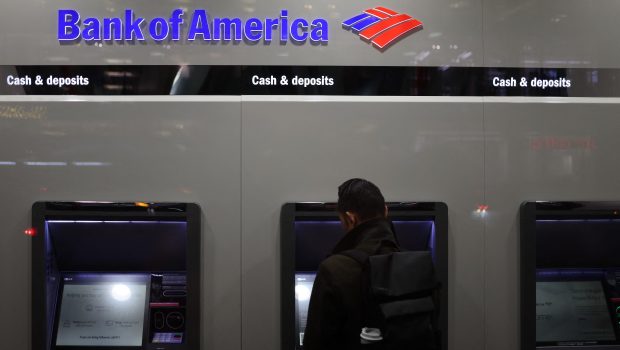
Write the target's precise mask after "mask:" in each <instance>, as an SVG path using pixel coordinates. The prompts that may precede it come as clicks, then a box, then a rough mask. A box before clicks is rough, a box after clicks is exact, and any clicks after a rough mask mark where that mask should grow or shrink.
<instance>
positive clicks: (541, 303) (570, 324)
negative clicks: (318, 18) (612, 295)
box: [536, 281, 616, 342]
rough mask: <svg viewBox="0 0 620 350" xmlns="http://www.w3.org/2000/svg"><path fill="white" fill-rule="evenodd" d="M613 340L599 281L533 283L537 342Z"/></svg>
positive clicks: (611, 326) (614, 337)
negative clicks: (534, 288)
mask: <svg viewBox="0 0 620 350" xmlns="http://www.w3.org/2000/svg"><path fill="white" fill-rule="evenodd" d="M615 340H616V336H615V333H614V327H613V324H612V322H611V317H610V314H609V308H608V305H607V301H606V298H605V291H604V290H603V285H602V282H601V281H551V282H536V341H537V342H599V341H615Z"/></svg>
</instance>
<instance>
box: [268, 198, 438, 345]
mask: <svg viewBox="0 0 620 350" xmlns="http://www.w3.org/2000/svg"><path fill="white" fill-rule="evenodd" d="M388 208H389V213H390V214H389V218H390V219H391V220H392V222H393V223H394V228H395V231H396V232H395V233H396V236H397V239H398V241H399V243H400V245H401V248H402V249H403V250H418V251H421V250H430V251H431V252H432V257H433V260H434V262H435V271H436V274H437V278H438V279H439V281H440V282H441V285H442V288H441V291H440V305H439V310H440V313H439V320H438V322H439V328H440V332H441V335H440V339H439V341H440V342H441V346H440V347H439V349H444V350H445V349H447V344H448V314H447V312H448V311H447V310H448V264H447V263H448V241H447V236H448V209H447V207H446V205H445V204H444V203H435V202H431V203H388ZM280 219H281V222H280V231H281V236H280V238H281V242H280V249H281V256H280V266H281V284H280V285H281V337H282V339H281V343H282V349H283V350H293V349H303V346H302V344H303V337H304V329H305V326H306V318H307V312H308V306H309V302H310V294H311V292H312V285H313V283H314V277H315V276H316V271H317V269H318V266H319V264H320V263H321V261H322V260H323V259H325V258H326V257H327V256H328V255H329V254H330V252H331V250H332V249H333V248H334V246H335V245H336V243H337V242H338V241H339V240H340V239H341V238H342V237H343V236H344V234H345V232H344V230H343V228H342V226H341V224H340V221H339V219H338V214H337V212H336V205H335V203H287V204H284V206H283V207H282V212H281V218H280Z"/></svg>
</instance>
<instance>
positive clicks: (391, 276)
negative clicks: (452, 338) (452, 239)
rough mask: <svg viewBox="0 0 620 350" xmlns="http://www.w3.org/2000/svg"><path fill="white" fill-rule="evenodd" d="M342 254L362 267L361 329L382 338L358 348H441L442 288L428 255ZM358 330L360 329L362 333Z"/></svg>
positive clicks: (412, 252) (384, 349)
mask: <svg viewBox="0 0 620 350" xmlns="http://www.w3.org/2000/svg"><path fill="white" fill-rule="evenodd" d="M340 254H342V255H345V256H348V257H350V258H352V259H353V260H355V261H357V262H358V263H359V264H360V265H362V278H361V288H362V304H363V305H362V327H372V328H378V329H380V330H381V335H382V337H383V340H381V341H379V342H375V343H371V344H368V345H361V347H360V348H361V349H369V350H370V349H372V350H375V349H381V350H394V349H398V350H403V349H415V350H439V349H440V348H441V347H440V339H441V337H440V332H439V327H438V321H437V320H438V315H439V290H440V284H439V283H438V282H437V279H436V276H435V269H434V264H433V258H432V256H431V253H430V252H428V251H408V252H393V253H389V254H382V255H368V254H367V253H365V252H363V251H361V250H347V251H344V252H341V253H340ZM360 332H361V329H360Z"/></svg>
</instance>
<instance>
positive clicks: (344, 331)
mask: <svg viewBox="0 0 620 350" xmlns="http://www.w3.org/2000/svg"><path fill="white" fill-rule="evenodd" d="M387 214H388V209H387V206H386V205H385V199H384V198H383V195H382V194H381V191H380V190H379V188H378V187H377V186H376V185H375V184H373V183H372V182H370V181H367V180H363V179H350V180H347V181H345V182H344V183H343V184H342V185H340V186H339V187H338V215H339V217H340V221H341V223H342V225H343V227H344V229H345V231H346V234H345V236H344V237H343V238H342V239H341V240H340V242H338V243H337V244H336V247H335V248H334V249H333V251H332V254H331V255H330V256H329V257H328V258H327V259H325V260H324V261H323V262H322V263H321V264H320V266H319V270H318V272H317V275H316V279H315V281H314V286H313V288H312V295H311V297H310V306H309V309H308V321H307V325H306V329H305V333H304V350H331V349H341V350H344V349H347V350H348V349H360V348H362V349H363V348H364V346H362V345H360V331H361V329H362V327H364V326H365V325H363V324H362V323H363V316H362V310H363V305H362V303H363V295H362V288H361V278H362V272H363V271H362V270H363V268H362V266H361V265H360V264H359V263H358V262H357V261H355V260H354V259H352V258H350V257H348V256H346V255H343V254H342V253H343V252H347V251H351V250H357V251H362V252H364V253H366V254H367V255H369V256H370V255H376V254H387V253H391V252H395V251H398V250H399V247H398V243H397V241H396V238H395V234H394V231H393V227H392V223H391V221H389V220H388V219H387Z"/></svg>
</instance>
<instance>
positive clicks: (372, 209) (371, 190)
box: [338, 179, 385, 220]
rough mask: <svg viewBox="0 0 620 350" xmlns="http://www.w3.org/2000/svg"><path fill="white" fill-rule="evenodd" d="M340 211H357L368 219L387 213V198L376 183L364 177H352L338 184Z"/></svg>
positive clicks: (360, 216)
mask: <svg viewBox="0 0 620 350" xmlns="http://www.w3.org/2000/svg"><path fill="white" fill-rule="evenodd" d="M338 211H339V212H340V213H342V214H344V213H345V212H347V211H349V212H353V213H356V214H357V215H358V216H359V218H360V219H361V220H368V219H372V218H375V217H377V216H383V215H384V213H385V199H384V198H383V195H382V194H381V190H379V187H377V186H376V185H375V184H373V183H372V182H370V181H368V180H364V179H350V180H347V181H345V182H344V183H343V184H342V185H340V186H338Z"/></svg>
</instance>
